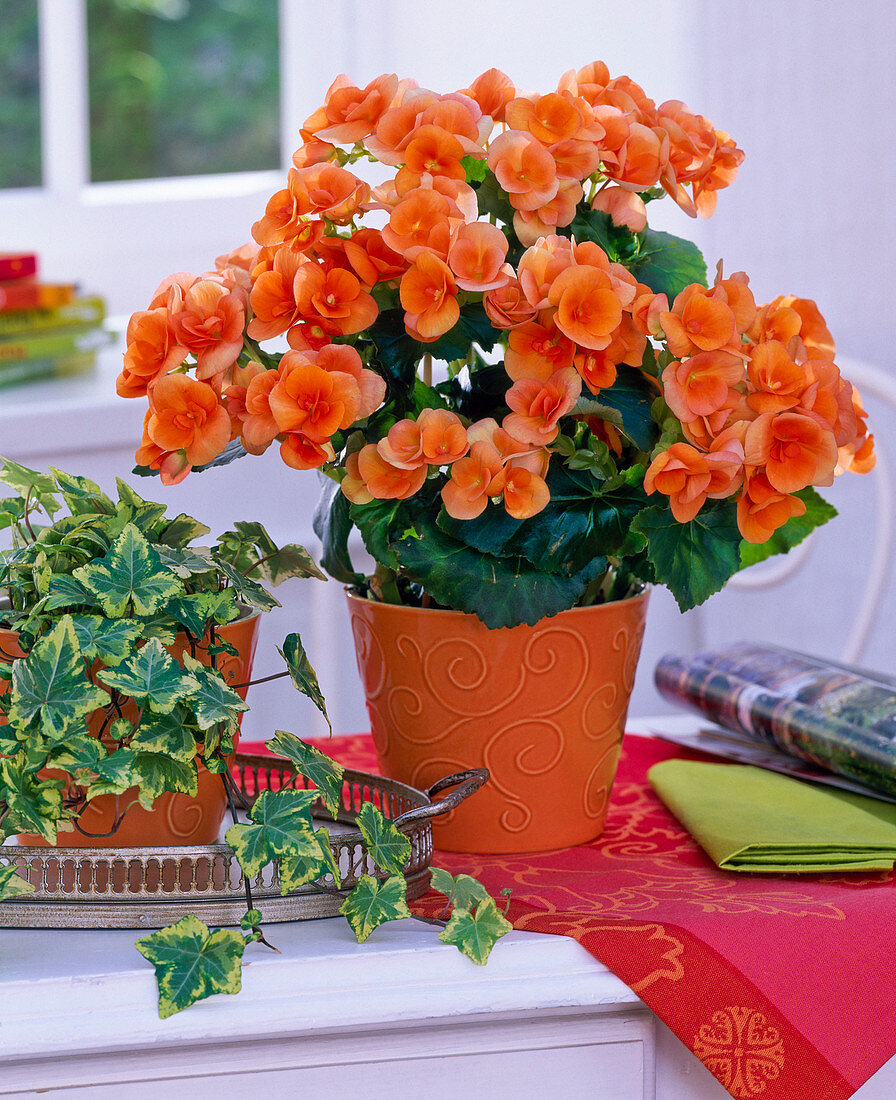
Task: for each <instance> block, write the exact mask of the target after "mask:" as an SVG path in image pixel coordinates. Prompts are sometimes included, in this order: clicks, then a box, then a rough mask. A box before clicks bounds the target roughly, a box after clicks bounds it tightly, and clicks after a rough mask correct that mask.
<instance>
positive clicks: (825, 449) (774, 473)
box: [744, 412, 837, 493]
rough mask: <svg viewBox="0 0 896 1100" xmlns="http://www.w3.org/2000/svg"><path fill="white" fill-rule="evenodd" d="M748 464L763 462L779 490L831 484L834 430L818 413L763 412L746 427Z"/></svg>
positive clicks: (835, 449)
mask: <svg viewBox="0 0 896 1100" xmlns="http://www.w3.org/2000/svg"><path fill="white" fill-rule="evenodd" d="M744 450H745V454H746V462H747V465H748V466H764V467H765V470H766V473H767V475H768V480H769V483H770V484H771V485H772V487H773V488H775V489H777V490H778V492H780V493H795V492H797V491H798V490H800V489H805V488H806V486H807V485H830V484H831V482H832V481H833V480H834V467H835V466H836V465H837V444H836V442H835V440H834V433H833V431H831V429H830V427H829V426H828V425H827V424H825V422H824V421H823V420H822V419H821V417H816V416H812V415H804V414H803V413H796V412H782V413H762V415H761V416H758V417H757V418H756V420H754V421H753V423H752V424H750V426H749V428H747V434H746V439H745V440H744Z"/></svg>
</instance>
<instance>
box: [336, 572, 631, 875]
mask: <svg viewBox="0 0 896 1100" xmlns="http://www.w3.org/2000/svg"><path fill="white" fill-rule="evenodd" d="M647 599H648V593H647V592H644V593H642V594H641V595H640V596H636V597H635V598H633V599H630V600H620V601H618V602H616V603H607V604H599V605H595V606H593V607H582V608H573V609H572V610H570V611H563V612H561V613H560V614H559V615H555V616H553V617H551V618H549V619H542V620H541V622H539V623H537V624H536V625H535V626H516V627H510V628H505V629H500V630H490V629H489V628H488V627H486V626H485V625H484V624H483V623H482V622H481V621H480V620H479V619H477V618H476V617H475V616H474V615H466V614H464V613H462V612H460V611H441V610H430V609H426V608H415V607H401V606H395V605H392V604H383V603H375V602H374V601H372V600H365V599H360V598H358V597H357V596H353V595H351V594H349V595H348V605H349V614H350V616H351V622H352V632H353V634H354V639H355V651H356V654H357V658H358V669H359V671H360V673H361V678H362V680H363V683H364V689H365V692H366V695H367V709H368V712H369V715H370V722H371V728H372V732H373V740H374V745H375V747H376V752H377V756H378V758H379V763H380V767H381V768H382V771H383V774H384V775H387V776H391V777H392V778H394V779H400V780H402V781H404V782H406V783H410V784H411V785H412V786H414V787H418V788H423V789H426V788H427V787H429V786H430V785H431V784H433V783H434V782H435V781H436V780H437V779H441V778H442V777H443V776H445V775H447V774H449V773H450V772H457V771H463V770H465V769H467V768H488V770H489V772H490V774H491V778H490V780H489V782H488V783H487V784H486V785H485V786H484V787H483V788H482V790H480V791H478V792H477V793H476V795H475V797H473V798H470V799H469V800H468V801H467V802H465V803H464V804H463V805H462V806H460V807H459V808H458V809H457V810H454V811H453V812H452V813H450V814H448V815H446V817H443V818H440V819H439V820H438V821H434V822H433V839H434V842H435V845H436V847H438V848H442V849H443V850H446V851H452V852H483V853H484V852H495V853H512V852H534V851H547V850H549V849H553V848H566V847H570V846H571V845H574V844H583V843H585V842H587V841H589V840H594V839H595V838H596V837H598V836H600V834H601V832H602V831H603V827H604V819H605V817H606V812H607V805H608V802H609V798H610V790H611V788H612V785H613V779H614V778H615V775H616V764H617V761H618V759H619V751H620V747H621V744H622V734H623V731H624V728H625V719H626V715H627V713H628V704H629V699H630V697H631V692H632V687H633V686H634V680H635V670H636V667H637V663H638V657H639V655H640V652H641V640H642V638H643V636H644V625H645V619H646V614H647Z"/></svg>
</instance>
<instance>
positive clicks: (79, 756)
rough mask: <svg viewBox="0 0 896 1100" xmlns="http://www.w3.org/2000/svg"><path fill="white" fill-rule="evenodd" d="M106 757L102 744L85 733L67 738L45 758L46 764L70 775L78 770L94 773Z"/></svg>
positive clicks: (55, 746)
mask: <svg viewBox="0 0 896 1100" xmlns="http://www.w3.org/2000/svg"><path fill="white" fill-rule="evenodd" d="M106 755H107V754H106V750H105V749H104V748H103V745H102V742H101V741H100V740H99V739H98V738H96V737H91V736H90V735H89V734H87V733H85V734H82V735H81V736H77V735H76V736H69V737H67V738H66V739H65V741H63V742H62V743H61V744H59V745H54V747H53V748H52V749H51V750H50V753H49V755H48V757H47V763H48V764H50V765H52V766H53V767H55V768H63V769H64V770H65V771H67V772H72V773H74V772H76V771H78V769H80V768H88V769H90V770H91V771H95V770H96V767H97V766H98V764H99V762H100V761H101V760H102V759H104V758H105V756H106Z"/></svg>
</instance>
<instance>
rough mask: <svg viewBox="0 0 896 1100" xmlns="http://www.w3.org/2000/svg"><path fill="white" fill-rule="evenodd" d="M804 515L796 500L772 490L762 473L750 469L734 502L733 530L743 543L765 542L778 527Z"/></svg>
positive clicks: (764, 473) (772, 487) (758, 470)
mask: <svg viewBox="0 0 896 1100" xmlns="http://www.w3.org/2000/svg"><path fill="white" fill-rule="evenodd" d="M805 511H806V505H805V504H804V503H803V502H802V501H801V500H800V499H799V497H795V496H790V495H788V494H787V493H784V492H781V491H780V490H779V489H776V488H775V487H774V486H773V485H772V484H771V482H770V481H769V479H768V474H767V472H766V471H765V470H762V469H754V470H750V471H749V472H748V474H747V478H746V481H745V483H744V488H743V492H742V493H741V495H740V496H739V497H738V500H737V528H738V530H739V531H740V533H741V535H742V536H743V537H744V539H745V540H746V541H747V542H768V540H769V539H770V538H771V537H772V535H773V534H774V533H775V531H777V530H778V528H779V527H783V526H784V524H785V523H787V521H788V520H790V519H791V518H792V517H793V516H802V515H804V514H805Z"/></svg>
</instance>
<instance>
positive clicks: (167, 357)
mask: <svg viewBox="0 0 896 1100" xmlns="http://www.w3.org/2000/svg"><path fill="white" fill-rule="evenodd" d="M186 357H187V349H186V348H185V347H182V346H181V345H180V344H178V343H177V340H176V339H175V338H174V335H173V333H172V331H171V326H170V324H169V314H168V310H167V309H165V308H164V307H159V308H157V309H144V310H141V311H139V312H137V313H135V314H133V316H132V317H131V319H130V320H129V321H128V330H127V349H126V351H125V353H124V369H123V370H122V372H121V374H120V375H119V376H118V378H117V379H116V382H115V390H116V392H117V394H118V396H119V397H145V396H146V391H147V388H148V386H149V385H150V384H151V383H152V381H153V380H154V379H156V378H158V377H159V376H160V375H164V374H167V373H168V371H170V370H174V368H175V367H179V366H180V364H181V363H182V362H183V361H184V359H186Z"/></svg>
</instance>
